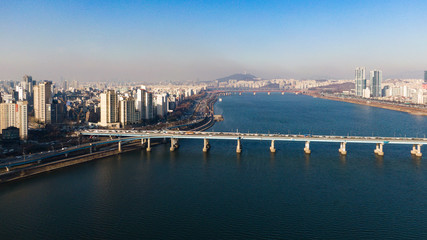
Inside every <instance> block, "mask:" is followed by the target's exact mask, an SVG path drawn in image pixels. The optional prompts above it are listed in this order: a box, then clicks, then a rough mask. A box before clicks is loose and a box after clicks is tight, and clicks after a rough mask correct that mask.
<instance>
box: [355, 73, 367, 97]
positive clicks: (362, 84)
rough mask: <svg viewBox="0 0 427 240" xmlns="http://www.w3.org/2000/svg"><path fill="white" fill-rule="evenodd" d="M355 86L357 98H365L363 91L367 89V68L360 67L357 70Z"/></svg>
mask: <svg viewBox="0 0 427 240" xmlns="http://www.w3.org/2000/svg"><path fill="white" fill-rule="evenodd" d="M354 77H355V78H354V79H355V86H356V96H360V97H362V96H363V89H365V88H366V77H365V68H364V67H358V68H356V71H355V74H354Z"/></svg>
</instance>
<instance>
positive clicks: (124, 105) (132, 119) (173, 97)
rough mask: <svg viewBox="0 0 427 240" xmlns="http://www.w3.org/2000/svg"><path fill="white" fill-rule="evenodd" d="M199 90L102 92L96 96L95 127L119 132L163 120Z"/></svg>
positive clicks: (140, 89)
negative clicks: (96, 116) (131, 126)
mask: <svg viewBox="0 0 427 240" xmlns="http://www.w3.org/2000/svg"><path fill="white" fill-rule="evenodd" d="M203 88H204V87H195V88H184V89H181V88H176V87H174V88H167V87H166V88H165V87H158V88H152V89H151V90H150V91H148V90H147V88H146V87H145V86H141V87H138V88H133V89H129V90H127V91H116V90H112V89H109V90H106V91H104V92H103V93H101V94H100V104H99V108H100V121H99V122H98V123H97V125H98V126H101V127H109V128H123V127H125V126H127V125H135V124H141V123H147V122H152V121H153V120H158V119H165V118H166V116H167V114H168V112H172V111H173V110H174V109H175V107H176V105H177V103H178V102H179V101H180V100H183V99H185V98H186V97H190V96H192V95H194V94H198V93H199V92H200V91H201V90H202V89H203Z"/></svg>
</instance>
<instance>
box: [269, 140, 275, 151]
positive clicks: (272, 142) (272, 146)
mask: <svg viewBox="0 0 427 240" xmlns="http://www.w3.org/2000/svg"><path fill="white" fill-rule="evenodd" d="M270 152H272V153H275V152H276V148H274V140H271V146H270Z"/></svg>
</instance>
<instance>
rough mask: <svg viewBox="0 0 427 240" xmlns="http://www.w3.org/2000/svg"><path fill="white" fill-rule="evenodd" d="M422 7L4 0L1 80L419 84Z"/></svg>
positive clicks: (338, 3)
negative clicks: (357, 76) (361, 74)
mask: <svg viewBox="0 0 427 240" xmlns="http://www.w3.org/2000/svg"><path fill="white" fill-rule="evenodd" d="M426 7H427V2H425V1H409V2H406V1H405V2H402V1H357V2H349V1H322V2H317V1H268V2H264V1H262V2H261V1H233V2H230V1H211V2H198V1H160V2H152V1H150V2H148V1H135V2H128V1H123V2H116V1H90V2H86V1H71V2H68V1H66V2H65V1H64V2H56V1H7V2H2V4H1V7H0V32H1V33H2V34H1V35H2V37H1V38H0V52H1V58H0V79H1V80H19V79H21V78H22V76H23V75H25V74H31V75H33V76H34V77H35V78H37V79H49V80H59V79H71V80H78V81H115V80H121V81H151V82H152V81H195V80H201V81H205V80H213V79H216V78H219V77H222V76H227V75H230V74H233V73H236V72H242V73H243V72H249V73H252V74H254V75H256V76H259V77H262V78H275V77H281V78H295V79H323V78H335V79H353V78H354V68H355V67H357V66H365V67H367V68H368V69H374V68H376V69H381V70H383V72H384V73H385V74H384V78H422V73H423V71H424V70H425V68H426V65H427V62H426V59H425V56H426V55H427V48H426V47H425V41H426V39H427V32H426V31H424V30H423V29H425V23H426V22H427V16H426V15H425V9H426Z"/></svg>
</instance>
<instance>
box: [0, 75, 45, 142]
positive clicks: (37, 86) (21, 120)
mask: <svg viewBox="0 0 427 240" xmlns="http://www.w3.org/2000/svg"><path fill="white" fill-rule="evenodd" d="M2 88H3V89H2V91H1V92H0V133H1V134H2V135H7V136H14V135H15V133H16V132H17V133H18V134H19V138H20V139H27V137H28V116H29V115H30V112H31V113H33V114H34V119H35V121H36V122H39V123H43V124H49V123H51V122H52V118H51V117H52V114H51V113H52V90H51V88H52V82H50V81H42V82H40V83H37V82H36V81H33V79H32V77H31V76H27V75H26V76H24V77H23V80H22V81H21V82H20V83H18V84H9V86H8V85H6V86H5V85H3V86H2ZM31 115H32V114H31Z"/></svg>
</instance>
